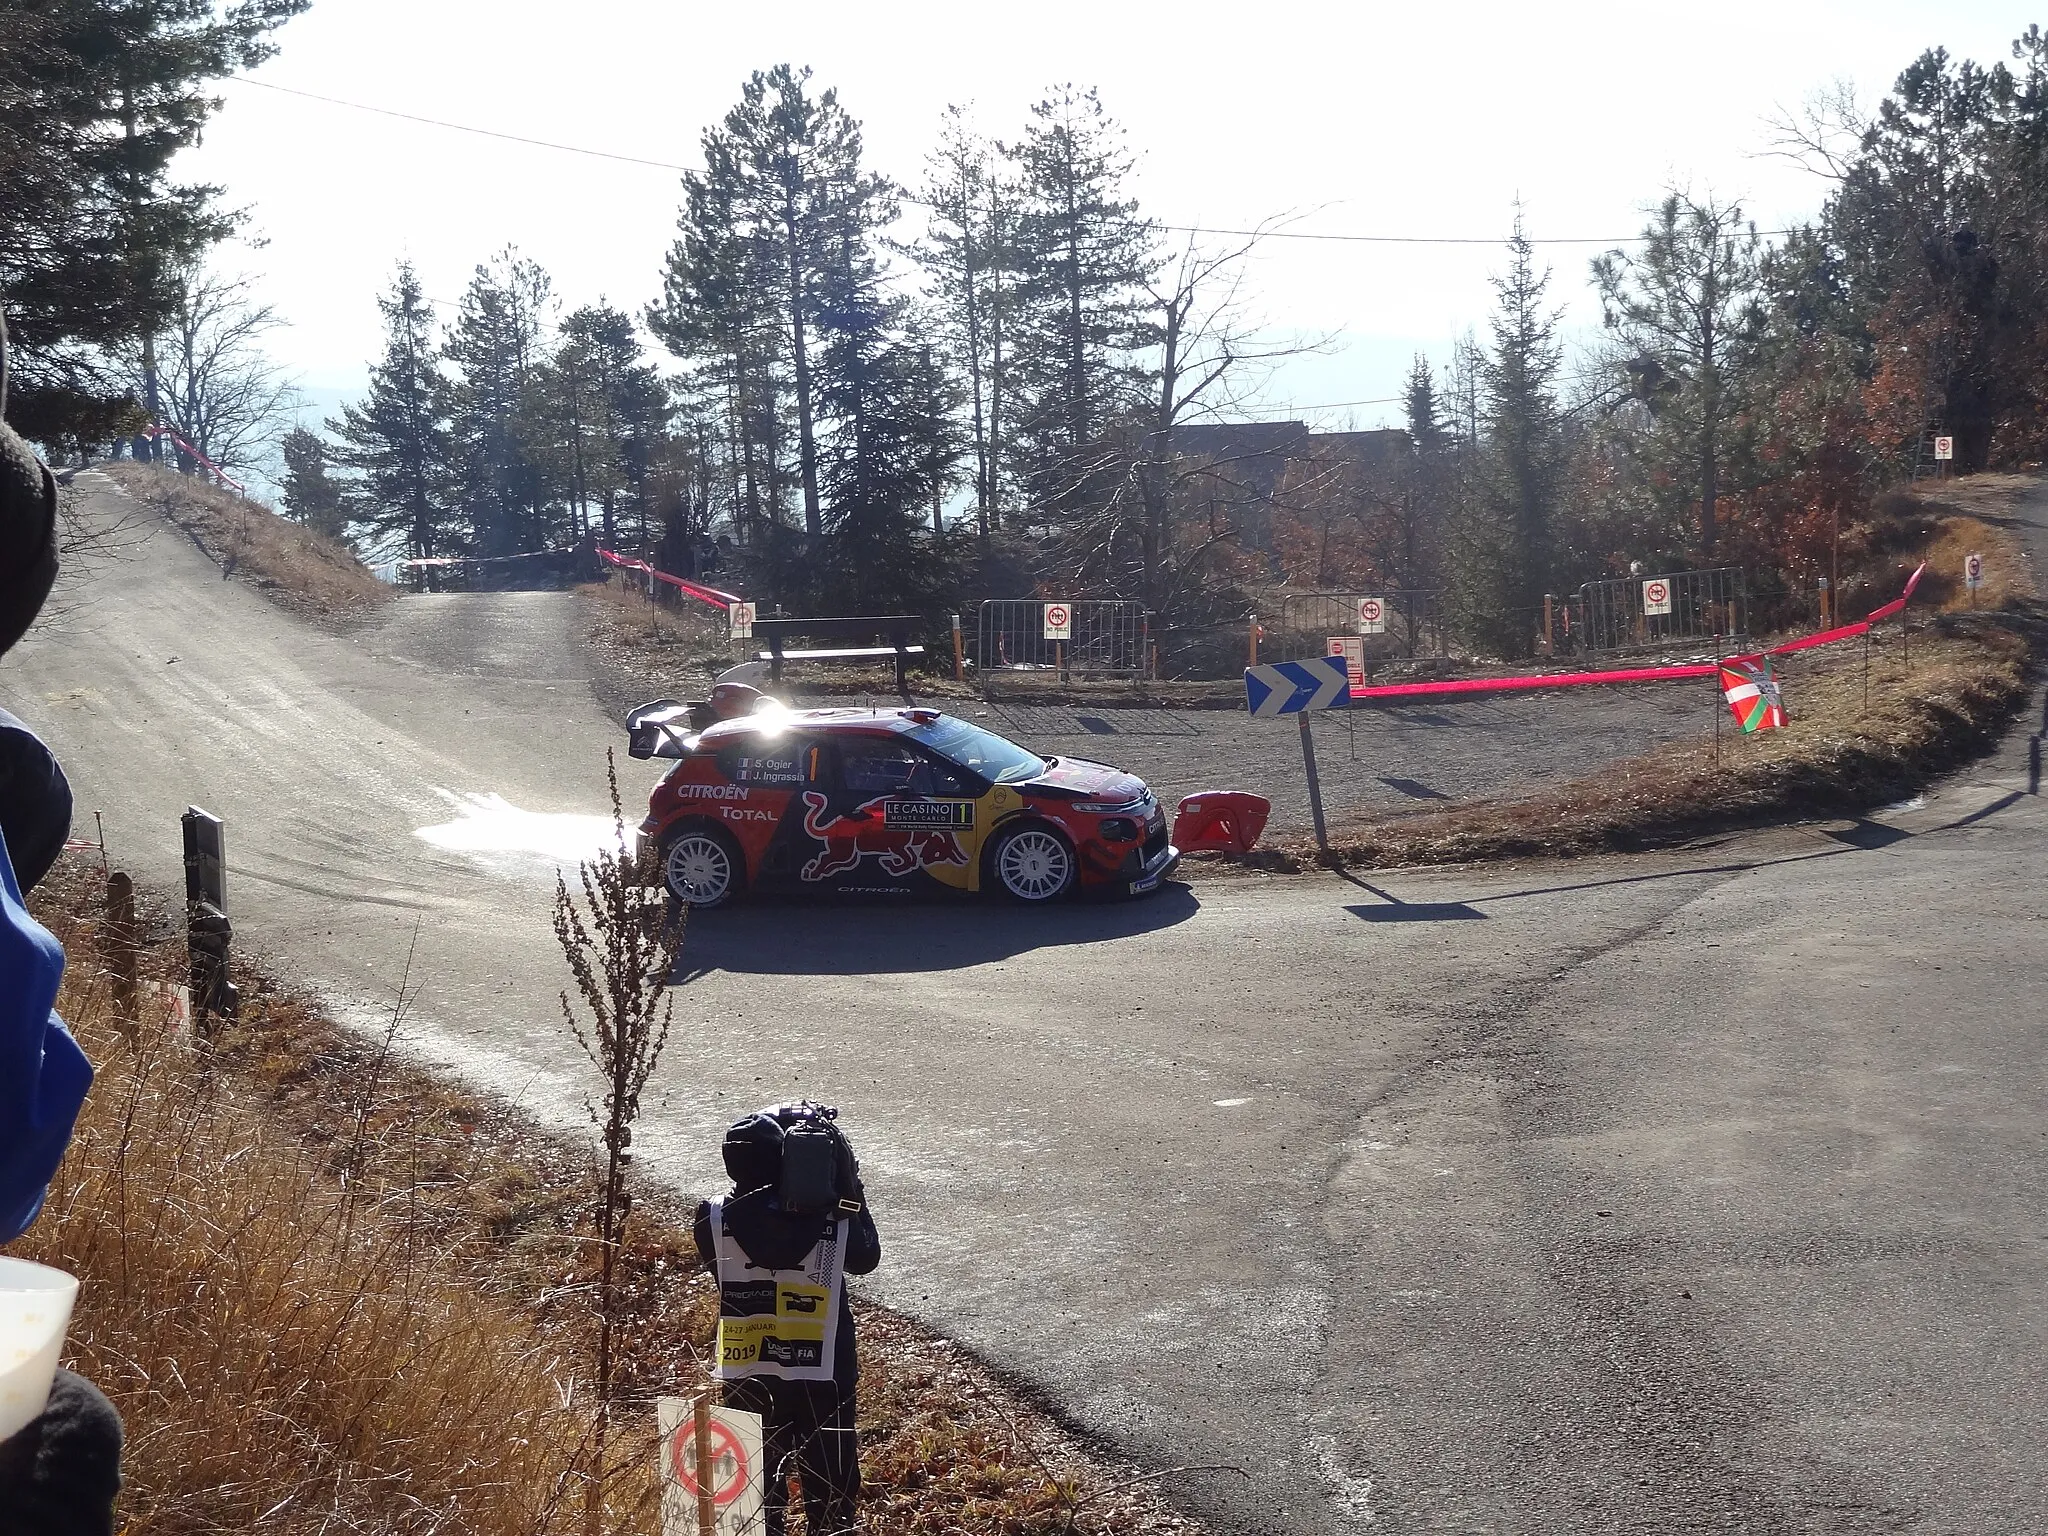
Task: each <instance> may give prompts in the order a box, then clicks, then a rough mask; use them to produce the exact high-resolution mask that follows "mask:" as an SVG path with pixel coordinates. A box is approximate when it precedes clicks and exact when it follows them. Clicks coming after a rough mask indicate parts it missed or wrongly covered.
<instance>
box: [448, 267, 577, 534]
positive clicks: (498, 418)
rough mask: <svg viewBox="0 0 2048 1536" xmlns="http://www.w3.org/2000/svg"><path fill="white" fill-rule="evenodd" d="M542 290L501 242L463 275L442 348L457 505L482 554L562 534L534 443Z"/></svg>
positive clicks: (544, 279) (544, 280)
mask: <svg viewBox="0 0 2048 1536" xmlns="http://www.w3.org/2000/svg"><path fill="white" fill-rule="evenodd" d="M549 291H550V284H549V281H548V275H547V274H546V273H545V272H543V271H542V270H541V269H540V268H539V267H538V266H537V265H535V264H534V263H533V262H531V261H528V260H526V259H525V258H523V257H521V256H520V255H519V253H518V252H517V251H515V250H513V249H511V248H509V247H508V248H507V249H505V250H504V251H501V252H500V253H499V254H498V255H497V256H496V257H495V258H493V259H492V260H491V261H490V262H489V263H487V264H485V265H482V266H479V267H478V268H477V269H476V272H475V274H474V275H473V276H472V277H471V278H470V282H469V288H468V289H467V291H465V292H464V294H463V296H462V307H461V309H459V310H458V311H457V312H456V317H455V325H454V327H453V329H452V330H451V332H450V333H449V336H448V340H447V342H446V344H445V345H444V346H443V348H442V355H443V356H444V357H445V358H446V359H447V360H448V361H449V362H451V363H453V364H455V366H456V368H457V370H458V372H457V376H456V378H455V380H454V382H453V384H452V387H451V388H450V390H449V394H448V400H449V413H448V414H449V434H450V437H451V439H452V441H453V444H454V463H455V467H456V471H457V475H458V494H459V499H460V506H461V511H462V515H463V518H464V520H465V521H466V522H467V523H468V525H469V538H470V541H471V543H472V544H474V546H475V547H476V548H477V549H478V550H479V551H480V552H482V553H484V554H487V555H510V554H522V553H526V552H529V551H534V550H541V549H546V548H548V547H549V546H550V544H551V542H552V541H553V539H554V537H555V536H556V535H557V534H558V533H560V532H562V530H561V529H560V528H558V527H556V526H555V518H554V517H553V516H552V514H553V512H554V511H555V510H556V507H555V504H554V503H553V502H552V501H551V498H550V492H551V490H552V489H553V487H552V486H551V484H550V476H549V473H548V469H549V465H548V463H547V460H546V455H545V453H544V452H542V451H541V449H540V446H539V444H540V442H542V441H544V440H545V438H546V437H547V436H548V435H549V433H548V430H547V428H546V426H545V424H544V422H543V421H542V419H541V415H542V413H543V412H544V411H545V409H546V406H545V403H544V402H543V401H542V400H541V398H540V389H539V385H540V382H541V380H540V366H541V363H542V361H543V354H542V346H543V340H544V332H545V327H546V324H547V309H548V302H549Z"/></svg>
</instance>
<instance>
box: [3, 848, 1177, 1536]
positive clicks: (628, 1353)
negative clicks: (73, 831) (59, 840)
mask: <svg viewBox="0 0 2048 1536" xmlns="http://www.w3.org/2000/svg"><path fill="white" fill-rule="evenodd" d="M98 889H99V885H98V869H97V863H96V861H95V862H94V864H93V866H92V867H90V868H87V867H85V866H83V865H82V864H75V863H74V864H71V865H68V866H66V867H64V868H63V869H61V870H60V873H59V874H58V875H57V876H56V877H53V879H52V881H51V882H49V883H47V884H46V885H45V887H44V889H43V890H42V891H40V892H38V894H37V905H38V907H39V909H40V911H41V914H42V916H43V918H44V921H45V922H47V923H49V924H50V926H51V927H52V928H53V929H55V930H56V931H57V933H58V935H59V937H60V938H62V939H63V940H64V942H65V947H66V950H67V952H68V954H69V955H70V957H71V966H70V971H69V973H68V975H67V979H66V983H65V992H64V995H63V997H62V998H61V999H60V1007H61V1010H62V1011H63V1012H64V1014H65V1017H66V1018H67V1019H69V1020H70V1021H71V1022H72V1025H73V1027H74V1029H76V1030H77V1031H78V1033H79V1035H80V1038H81V1039H82V1040H83V1041H84V1043H85V1045H86V1048H87V1051H88V1053H89V1054H90V1055H91V1056H92V1058H93V1060H94V1062H95V1063H96V1064H97V1065H98V1067H99V1070H100V1076H99V1079H98V1081H97V1082H96V1083H95V1085H94V1088H93V1092H92V1095H91V1097H90V1098H89V1100H88V1103H87V1108H86V1112H85V1115H84V1117H83V1120H82V1122H81V1125H80V1129H79V1134H78V1137H77V1138H76V1140H75V1141H74V1144H73V1150H72V1152H71V1154H70V1155H69V1157H68V1158H67V1159H66V1162H65V1166H64V1169H63V1171H62V1173H61V1175H60V1177H59V1180H58V1183H57V1185H56V1186H55V1188H53V1190H52V1195H51V1199H50V1203H49V1206H48V1208H47V1210H46V1212H45V1214H44V1216H43V1217H42V1219H41V1220H40V1221H39V1222H38V1223H37V1225H36V1227H35V1228H34V1229H32V1231H31V1233H30V1234H29V1237H28V1238H27V1239H26V1240H25V1241H24V1243H23V1245H22V1247H21V1249H20V1251H21V1252H23V1253H24V1254H25V1255H26V1256H29V1257H34V1258H39V1259H42V1260H44V1261H46V1262H50V1263H54V1264H57V1265H59V1266H60V1267H63V1268H65V1269H68V1270H70V1271H71V1272H73V1273H75V1274H77V1275H78V1276H79V1277H80V1279H81V1280H82V1281H83V1286H82V1289H81V1293H80V1303H79V1312H78V1316H77V1321H76V1322H75V1324H74V1327H73V1333H72V1344H73V1348H74V1349H75V1351H76V1355H77V1361H76V1363H77V1365H78V1368H80V1369H81V1370H83V1371H85V1372H86V1374H88V1375H89V1376H91V1377H92V1378H93V1379H94V1380H96V1381H97V1382H99V1384H100V1385H101V1386H102V1387H103V1388H105V1389H106V1390H107V1392H108V1393H109V1395H110V1396H112V1397H113V1399H114V1401H115V1403H116V1405H117V1406H118V1407H119V1408H120V1409H121V1412H122V1414H123V1417H124V1418H125V1420H126V1422H127V1427H128V1432H129V1436H130V1440H129V1451H128V1459H127V1466H126V1472H127V1479H128V1491H127V1492H126V1493H125V1494H124V1496H123V1505H124V1515H125V1518H126V1519H127V1522H128V1526H127V1528H128V1531H129V1532H130V1533H131V1536H144V1533H149V1536H158V1533H163V1536H187V1533H191V1536H198V1533H202V1532H204V1533H213V1532H220V1531H231V1530H251V1529H257V1528H261V1529H263V1530H265V1531H266V1532H269V1531H279V1532H285V1533H291V1536H295V1533H298V1532H301V1531H303V1532H308V1533H310V1532H313V1531H324V1532H355V1531H362V1532H368V1531H380V1532H385V1531H388V1532H405V1533H412V1532H420V1533H425V1532H429V1531H457V1530H459V1531H465V1532H476V1533H482V1536H528V1533H531V1536H547V1533H551V1532H556V1531H563V1532H566V1531H570V1530H572V1529H579V1528H580V1513H581V1504H582V1494H581V1490H582V1487H583V1483H582V1478H583V1476H584V1475H585V1474H586V1473H587V1471H588V1470H589V1466H588V1461H589V1458H588V1452H587V1449H586V1435H587V1433H588V1430H589V1427H590V1424H591V1422H592V1414H591V1411H590V1409H591V1407H592V1401H591V1397H590V1392H589V1383H590V1382H591V1381H592V1379H593V1377H594V1371H593V1366H592V1357H591V1344H592V1340H593V1334H594V1329H593V1319H592V1314H591V1297H592V1294H593V1289H594V1286H593V1282H594V1279H595V1262H594V1254H593V1251H592V1244H591V1243H590V1242H589V1240H588V1232H589V1225H588V1220H587V1213H588V1212H589V1210H590V1208H591V1203H592V1200H593V1197H594V1195H595V1191H596V1187H597V1176H596V1175H597V1170H596V1168H595V1166H594V1164H593V1162H592V1159H591V1158H590V1156H589V1153H588V1151H587V1149H585V1148H583V1147H580V1146H574V1145H570V1144H567V1143H565V1142H563V1141H561V1140H558V1139H555V1138H552V1137H550V1136H548V1135H545V1134H543V1133H541V1132H539V1131H538V1130H536V1129H535V1128H534V1126H533V1125H532V1124H531V1123H530V1122H528V1121H526V1120H525V1119H524V1118H523V1117H522V1116H521V1115H520V1114H519V1113H518V1112H517V1111H516V1110H514V1109H512V1108H511V1107H509V1106H507V1105H505V1104H503V1103H500V1102H498V1101H495V1100H490V1099H486V1098H481V1097H479V1096H476V1095H473V1094H469V1093H467V1092H465V1091H463V1090H460V1089H458V1088H455V1087H453V1086H451V1085H450V1084H448V1083H446V1082H445V1081H442V1080H440V1079H438V1078H436V1077H434V1076H433V1075H431V1074H429V1073H427V1072H425V1071H422V1070H420V1069H418V1068H416V1067H413V1066H411V1065H409V1064H407V1063H406V1062H405V1061H404V1060H402V1059H401V1058H400V1057H399V1056H398V1055H397V1054H395V1053H394V1052H393V1051H392V1049H391V1048H390V1043H389V1042H388V1041H387V1040H384V1039H379V1038H373V1037H367V1036H365V1035H362V1034H359V1033H355V1032H352V1031H348V1030H344V1029H342V1028H340V1027H338V1026H335V1025H333V1024H331V1023H329V1022H328V1021H327V1020H325V1019H324V1018H323V1017H322V1016H321V1014H320V1013H319V1011H318V1010H317V1008H316V1007H314V1006H313V1005H312V1003H311V1002H310V1001H309V999H308V998H306V997H305V996H304V995H302V994H300V993H297V992H295V991H293V990H291V989H289V988H285V987H281V986H279V985H277V984H276V983H275V982H274V981H273V980H271V979H269V978H266V977H264V976H262V975H260V974H255V973H252V972H249V971H247V970H246V969H242V968H240V967H238V969H237V980H238V982H239V983H240V984H241V987H242V991H243V995H244V999H245V1002H244V1016H243V1018H242V1020H241V1021H240V1022H238V1023H237V1024H235V1025H233V1026H222V1027H221V1028H220V1029H219V1031H218V1032H217V1033H216V1034H215V1036H214V1037H213V1039H212V1040H211V1041H210V1042H209V1043H208V1044H206V1045H204V1046H201V1047H198V1048H196V1049H195V1048H192V1047H188V1046H180V1045H177V1044H174V1043H172V1042H169V1041H167V1040H165V1039H164V1037H163V1030H162V1021H161V1019H160V1018H156V1017H152V1018H149V1019H147V1020H145V1028H144V1030H143V1035H142V1038H143V1040H144V1042H145V1046H144V1048H143V1049H142V1050H140V1051H135V1050H131V1048H130V1047H129V1046H128V1045H127V1044H126V1043H125V1042H124V1041H123V1039H122V1038H121V1037H120V1035H119V1033H118V1032H117V1031H116V1030H115V1029H114V1027H113V1021H112V1019H111V1017H110V1014H109V1010H108V993H107V987H106V983H105V979H104V977H103V976H102V975H101V974H100V973H99V971H98V968H97V967H95V965H94V964H93V955H94V946H95V944H96V942H97V938H96V923H95V922H94V919H93V913H94V912H95V911H96V909H97V892H98ZM145 916H146V919H147V926H148V928H149V930H150V932H151V933H152V934H153V935H154V936H155V939H156V942H155V943H154V944H153V945H152V947H151V949H150V951H149V953H148V955H147V956H146V958H145V964H144V969H145V974H153V975H156V976H158V977H168V976H170V975H171V974H173V972H174V970H175V969H176V967H177V966H178V965H179V964H180V963H181V960H182V949H181V948H180V947H179V946H176V945H174V944H170V943H167V942H165V941H166V940H167V939H169V937H170V936H171V932H172V929H171V925H170V923H169V921H168V920H167V917H166V914H165V912H164V910H163V909H162V908H161V907H158V908H155V909H153V911H150V912H146V914H145ZM687 1216H688V1206H687V1204H686V1203H685V1202H683V1201H681V1200H679V1199H678V1198H677V1197H676V1196H675V1195H674V1194H673V1193H672V1192H669V1191H666V1190H663V1189H659V1188H652V1187H645V1186H643V1187H640V1188H636V1189H635V1191H634V1208H633V1213H632V1216H631V1218H630V1221H629V1223H628V1227H627V1231H626V1235H625V1242H624V1251H623V1255H622V1262H621V1269H620V1276H619V1290H620V1295H621V1298H622V1301H621V1306H620V1320H621V1323H622V1325H623V1326H622V1340H621V1354H622V1360H621V1366H620V1378H619V1379H620V1389H621V1392H622V1394H623V1399H622V1409H620V1410H617V1411H615V1412H614V1414H613V1416H612V1423H613V1429H612V1431H611V1434H612V1437H613V1439H612V1442H611V1443H612V1444H613V1446H614V1447H615V1449H616V1455H615V1456H612V1457H608V1458H607V1463H608V1466H607V1478H606V1485H607V1490H608V1518H607V1523H606V1529H607V1531H609V1532H618V1533H624V1532H627V1531H645V1530H647V1529H649V1528H650V1526H651V1523H652V1518H653V1517H652V1498H653V1495H654V1491H655V1481H654V1472H653V1469H654V1459H655V1458H654V1454H653V1448H654V1440H653V1422H652V1421H653V1413H652V1400H653V1398H654V1397H655V1396H656V1395H657V1394H661V1393H667V1392H676V1391H687V1390H691V1389H694V1388H695V1387H697V1386H699V1385H701V1383H702V1381H703V1370H702V1366H701V1363H700V1356H701V1355H702V1354H703V1353H704V1352H705V1351H706V1350H707V1348H708V1344H709V1339H710V1335H711V1326H712V1314H713V1293H712V1288H711V1286H710V1285H709V1283H708V1279H707V1277H705V1276H704V1274H703V1272H702V1268H701V1265H700V1264H699V1261H698V1259H697V1256H696V1253H695V1250H694V1246H693V1245H692V1244H691V1242H690V1240H689V1236H688V1230H687ZM857 1311H858V1314H859V1316H860V1319H861V1339H862V1366H863V1370H862V1386H861V1429H862V1433H863V1457H862V1461H863V1467H864V1471H865V1473H866V1476H867V1491H866V1495H865V1498H864V1502H863V1516H864V1523H865V1527H866V1528H867V1529H868V1530H871V1531H875V1532H888V1533H891V1536H894V1533H898V1532H902V1533H909V1536H981V1533H998V1532H1000V1533H1006V1536H1009V1533H1014V1536H1029V1533H1048V1536H1049V1533H1052V1532H1055V1531H1060V1532H1064V1531H1070V1530H1071V1531H1079V1532H1104V1531H1119V1532H1123V1531H1129V1532H1152V1531H1185V1530H1190V1529H1193V1527H1192V1526H1191V1525H1190V1524H1189V1522H1187V1521H1185V1520H1184V1519H1183V1518H1182V1517H1180V1516H1179V1515H1178V1514H1176V1513H1175V1512H1174V1511H1173V1510H1172V1509H1171V1507H1170V1506H1169V1505H1168V1504H1167V1503H1166V1502H1165V1500H1164V1499H1163V1497H1162V1496H1161V1494H1160V1491H1159V1489H1158V1487H1157V1486H1156V1485H1155V1484H1154V1483H1151V1482H1148V1481H1145V1480H1143V1479H1140V1478H1138V1477H1136V1476H1135V1475H1134V1474H1133V1473H1132V1471H1131V1470H1130V1469H1128V1468H1124V1467H1119V1466H1117V1465H1116V1464H1114V1463H1113V1462H1112V1461H1110V1460H1108V1459H1106V1458H1103V1457H1101V1456H1099V1455H1095V1454H1092V1453H1091V1452H1089V1451H1088V1450H1087V1449H1086V1448H1085V1447H1083V1446H1082V1445H1081V1444H1080V1443H1079V1442H1078V1441H1077V1440H1076V1439H1075V1438H1074V1437H1072V1436H1071V1435H1069V1434H1067V1433H1065V1432H1063V1431H1062V1430H1061V1429H1060V1428H1059V1427H1058V1426H1056V1425H1055V1424H1054V1423H1053V1422H1051V1421H1050V1420H1049V1419H1048V1418H1047V1417H1046V1415H1044V1414H1043V1413H1041V1412H1039V1411H1037V1410H1036V1409H1034V1408H1032V1407H1031V1406H1029V1405H1028V1404H1027V1403H1025V1402H1024V1401H1023V1400H1022V1399H1020V1398H1019V1397H1018V1395H1017V1394H1016V1393H1015V1392H1013V1391H1011V1390H1009V1389H1007V1388H1006V1387H1005V1386H1004V1385H1003V1384H1002V1383H1001V1382H1000V1381H998V1380H997V1379H996V1378H995V1377H994V1376H993V1375H992V1374H991V1373H990V1372H989V1371H988V1370H987V1369H986V1368H985V1367H982V1366H981V1365H979V1364H978V1363H977V1362H975V1361H973V1360H972V1359H971V1358H970V1357H968V1356H967V1355H966V1354H965V1353H964V1352H963V1351H961V1350H959V1349H957V1348H955V1347H953V1346H952V1345H950V1344H949V1343H947V1342H946V1341H944V1340H942V1339H937V1338H934V1337H933V1336H931V1335H930V1334H929V1333H928V1332H926V1331H925V1330H923V1329H921V1328H920V1327H918V1326H917V1325H916V1324H914V1323H911V1322H910V1321H908V1320H907V1319H904V1318H901V1317H899V1316H896V1315H894V1314H891V1313H888V1312H886V1311H883V1310H881V1309H879V1308H874V1307H867V1306H857ZM796 1528H797V1529H801V1521H800V1520H799V1521H798V1522H797V1525H796Z"/></svg>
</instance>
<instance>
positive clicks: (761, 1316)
mask: <svg viewBox="0 0 2048 1536" xmlns="http://www.w3.org/2000/svg"><path fill="white" fill-rule="evenodd" d="M710 1204H711V1252H712V1254H713V1256H714V1257H715V1258H716V1259H717V1261H718V1362H717V1365H716V1366H715V1367H714V1369H713V1371H712V1374H713V1375H715V1376H716V1377H718V1379H719V1380H720V1381H737V1380H739V1379H741V1378H742V1377H747V1376H774V1377H779V1378H780V1379H781V1380H783V1381H830V1380H831V1379H832V1361H833V1350H834V1348H835V1347H836V1346H837V1344H838V1342H839V1294H840V1292H841V1291H842V1290H844V1289H845V1286H846V1233H847V1222H846V1218H845V1217H843V1216H842V1217H840V1218H839V1219H838V1220H837V1221H834V1222H833V1223H832V1224H831V1225H830V1226H829V1227H827V1228H826V1229H825V1235H824V1236H823V1237H821V1238H819V1239H818V1242H817V1245H816V1246H815V1247H813V1248H812V1249H811V1251H810V1252H809V1253H807V1254H805V1255H804V1256H803V1259H802V1260H801V1261H800V1262H799V1263H798V1265H797V1267H796V1268H794V1269H763V1268H761V1267H759V1266H758V1265H755V1264H753V1263H751V1262H749V1260H748V1258H747V1252H746V1250H745V1249H744V1248H742V1247H740V1245H739V1244H738V1242H736V1241H735V1240H734V1239H733V1238H732V1236H731V1235H730V1234H729V1233H727V1231H726V1230H725V1202H724V1201H723V1200H713V1201H712V1202H710Z"/></svg>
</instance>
